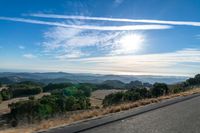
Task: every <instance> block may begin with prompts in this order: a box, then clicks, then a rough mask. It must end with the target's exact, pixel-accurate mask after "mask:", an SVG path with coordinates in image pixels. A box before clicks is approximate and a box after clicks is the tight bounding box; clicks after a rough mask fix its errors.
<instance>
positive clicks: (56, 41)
mask: <svg viewBox="0 0 200 133" xmlns="http://www.w3.org/2000/svg"><path fill="white" fill-rule="evenodd" d="M122 34H123V33H122V32H109V33H102V32H92V31H90V32H89V31H88V30H80V29H74V28H63V27H54V28H51V29H49V31H47V32H45V33H44V38H45V40H44V42H43V43H42V46H43V47H44V49H45V52H46V53H54V54H55V55H56V58H59V59H63V58H75V57H76V58H77V57H85V56H89V55H90V54H94V50H90V48H91V47H92V48H93V49H94V48H96V51H101V50H102V51H103V52H105V51H106V50H108V51H107V54H108V53H109V52H110V51H111V50H113V48H115V49H116V45H117V43H114V40H115V39H116V38H119V36H120V35H122ZM114 46H115V47H114ZM88 48H89V50H87V49H88ZM105 54H106V53H105Z"/></svg>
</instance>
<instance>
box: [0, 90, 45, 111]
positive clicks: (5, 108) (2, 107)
mask: <svg viewBox="0 0 200 133" xmlns="http://www.w3.org/2000/svg"><path fill="white" fill-rule="evenodd" d="M44 95H49V93H40V94H37V95H35V98H36V99H38V98H41V97H43V96H44ZM22 100H28V97H19V98H13V99H10V100H7V101H2V103H1V104H0V115H2V114H6V113H9V112H10V109H9V108H8V105H9V104H11V103H16V102H18V101H22Z"/></svg>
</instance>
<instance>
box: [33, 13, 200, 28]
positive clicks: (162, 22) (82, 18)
mask: <svg viewBox="0 0 200 133" xmlns="http://www.w3.org/2000/svg"><path fill="white" fill-rule="evenodd" d="M30 16H34V17H43V18H59V19H79V20H98V21H112V22H134V23H151V24H167V25H188V26H200V22H193V21H168V20H154V19H125V18H106V17H88V16H69V15H58V14H30Z"/></svg>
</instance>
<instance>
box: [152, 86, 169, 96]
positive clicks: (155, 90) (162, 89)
mask: <svg viewBox="0 0 200 133" xmlns="http://www.w3.org/2000/svg"><path fill="white" fill-rule="evenodd" d="M151 93H152V96H154V97H158V96H162V95H165V94H168V93H169V88H168V86H167V84H165V83H155V84H154V85H153V87H152V88H151Z"/></svg>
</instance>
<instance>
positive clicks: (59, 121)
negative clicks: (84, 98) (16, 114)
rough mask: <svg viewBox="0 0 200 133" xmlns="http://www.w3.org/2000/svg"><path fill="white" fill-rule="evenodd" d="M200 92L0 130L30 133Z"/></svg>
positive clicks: (130, 103)
mask: <svg viewBox="0 0 200 133" xmlns="http://www.w3.org/2000/svg"><path fill="white" fill-rule="evenodd" d="M196 93H200V88H196V89H192V90H189V91H186V92H181V93H177V94H169V95H166V96H161V97H158V98H150V99H143V100H139V101H136V102H128V103H122V104H119V105H115V106H114V105H113V106H110V107H107V108H100V109H93V110H89V111H88V110H86V111H83V112H81V113H80V112H79V113H78V114H72V115H71V116H70V117H67V118H65V117H60V118H55V119H49V120H43V121H42V122H40V123H37V124H32V125H29V126H28V127H26V126H24V127H17V128H11V129H7V130H3V131H0V133H19V132H24V133H30V132H34V131H39V130H44V129H49V128H52V127H59V126H62V125H68V124H71V123H74V122H77V121H81V120H86V119H91V118H95V117H101V116H105V115H107V114H110V113H115V112H120V111H124V110H129V109H132V108H136V107H140V106H144V105H148V104H152V103H157V102H161V101H163V100H166V99H170V98H175V97H179V96H188V95H192V94H196Z"/></svg>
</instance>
